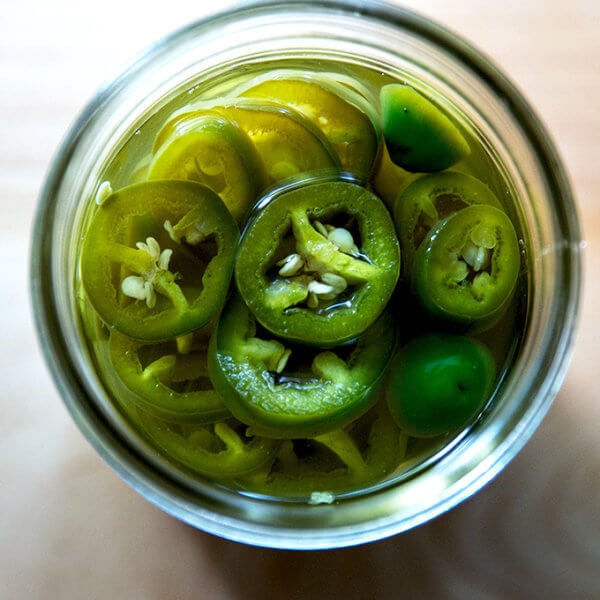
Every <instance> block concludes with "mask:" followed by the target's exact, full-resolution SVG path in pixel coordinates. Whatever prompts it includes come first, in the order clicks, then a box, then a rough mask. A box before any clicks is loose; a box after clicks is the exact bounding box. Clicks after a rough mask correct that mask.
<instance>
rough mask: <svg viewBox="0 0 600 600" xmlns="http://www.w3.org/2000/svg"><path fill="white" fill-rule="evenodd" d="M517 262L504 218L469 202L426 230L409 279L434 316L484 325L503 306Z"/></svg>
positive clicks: (516, 272)
mask: <svg viewBox="0 0 600 600" xmlns="http://www.w3.org/2000/svg"><path fill="white" fill-rule="evenodd" d="M520 264H521V263H520V250H519V242H518V239H517V234H516V232H515V228H514V226H513V224H512V223H511V221H510V219H509V218H508V216H507V215H506V214H505V213H504V212H503V211H501V210H499V209H498V208H495V207H494V206H489V205H484V204H481V205H473V206H469V207H467V208H464V209H463V210H461V211H459V212H457V213H454V214H452V215H450V216H449V217H446V218H445V219H442V220H441V221H440V222H439V223H437V225H435V226H434V227H433V228H432V229H431V230H430V231H429V233H428V234H427V237H426V238H425V240H424V241H423V243H422V244H421V246H420V247H419V250H418V251H417V253H416V256H415V263H414V268H413V272H412V273H413V276H412V278H411V283H412V285H413V289H414V290H415V292H416V295H417V297H418V298H419V299H420V301H421V305H422V306H423V307H424V308H425V309H426V310H427V311H429V313H430V314H432V315H433V316H435V317H439V318H440V319H442V320H446V321H448V320H449V321H452V322H456V323H460V324H463V325H468V326H478V327H479V328H482V327H487V326H490V325H492V324H493V323H494V322H495V321H496V320H497V319H498V318H499V317H500V315H501V314H502V313H503V311H504V309H505V308H506V307H507V305H508V303H509V301H510V299H511V297H512V295H513V292H514V290H515V287H516V283H517V278H518V275H519V271H520Z"/></svg>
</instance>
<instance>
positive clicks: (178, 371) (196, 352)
mask: <svg viewBox="0 0 600 600" xmlns="http://www.w3.org/2000/svg"><path fill="white" fill-rule="evenodd" d="M188 335H189V336H191V335H192V334H188ZM185 343H186V340H182V339H181V338H177V339H174V340H170V341H167V342H162V343H154V344H147V343H143V342H139V341H136V340H133V339H131V338H128V337H126V336H124V335H121V334H119V333H118V332H116V331H113V332H112V333H111V335H110V341H109V348H110V357H111V362H112V366H113V367H114V369H115V372H116V373H117V375H118V376H119V378H120V380H121V382H122V383H123V384H124V385H125V386H126V387H127V388H128V389H129V391H130V392H132V394H131V396H130V397H131V399H132V401H133V402H134V403H135V404H137V405H139V406H140V407H141V408H143V409H144V410H145V411H147V412H148V413H150V414H152V415H154V416H156V417H160V418H162V419H166V420H167V421H171V422H183V423H186V422H198V423H200V422H202V423H213V422H216V421H219V420H222V419H223V418H225V417H227V416H228V415H229V411H228V410H227V408H226V407H225V405H224V404H223V400H222V399H221V396H219V394H218V393H217V392H216V391H215V390H214V388H213V385H212V383H211V381H210V379H209V376H208V368H207V359H206V348H204V349H203V350H200V349H196V348H194V347H191V348H182V345H184V344H185Z"/></svg>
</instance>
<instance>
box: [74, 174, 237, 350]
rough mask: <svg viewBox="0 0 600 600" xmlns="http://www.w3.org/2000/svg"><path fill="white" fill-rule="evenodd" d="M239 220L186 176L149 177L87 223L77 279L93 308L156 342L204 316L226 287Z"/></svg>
mask: <svg viewBox="0 0 600 600" xmlns="http://www.w3.org/2000/svg"><path fill="white" fill-rule="evenodd" d="M238 238H239V230H238V227H237V225H236V223H235V221H234V220H233V217H232V216H231V215H230V213H229V211H228V210H227V208H226V206H225V204H223V201H222V200H221V199H220V198H219V196H218V195H217V194H216V193H215V192H213V191H212V190H210V189H209V188H208V187H206V186H204V185H202V184H199V183H195V182H191V181H151V182H146V183H138V184H133V185H131V186H128V187H125V188H122V189H121V190H118V191H116V192H113V193H112V194H111V195H109V196H108V198H106V200H105V201H104V202H103V203H102V204H101V206H100V207H99V209H98V211H97V212H96V214H95V215H94V217H93V221H92V223H90V225H89V227H87V229H86V234H85V237H84V239H83V246H82V250H81V263H80V265H81V281H82V284H83V287H84V289H85V291H86V294H87V296H88V297H89V300H90V302H91V303H92V305H93V306H94V308H95V310H96V311H97V313H98V315H99V316H100V317H101V318H102V320H103V321H104V322H105V323H106V324H107V325H109V327H111V328H114V329H116V330H117V331H119V332H121V333H123V334H125V335H128V336H130V337H132V338H135V339H139V340H146V341H159V340H165V339H169V338H172V337H175V336H178V335H182V334H185V333H188V332H190V331H193V330H194V329H198V328H200V327H202V326H203V325H205V324H206V323H208V322H209V321H210V320H211V319H212V318H213V317H214V316H215V314H216V313H217V312H218V311H219V310H220V309H221V307H222V306H223V303H224V301H225V298H226V295H227V293H228V289H229V283H230V279H231V273H232V270H233V261H234V257H235V248H236V244H237V241H238Z"/></svg>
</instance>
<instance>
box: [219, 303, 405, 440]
mask: <svg viewBox="0 0 600 600" xmlns="http://www.w3.org/2000/svg"><path fill="white" fill-rule="evenodd" d="M394 343H395V330H394V327H393V326H392V323H391V318H390V316H389V314H388V313H384V314H383V315H382V316H381V317H380V319H379V320H377V321H376V322H375V324H374V325H373V326H372V327H371V328H370V329H369V330H368V331H367V332H366V333H365V335H364V336H363V337H361V338H360V339H359V340H358V341H357V342H356V343H355V344H354V345H351V346H348V347H342V348H341V349H337V350H336V352H333V351H322V350H317V349H314V350H311V349H310V348H307V347H286V346H285V345H284V343H282V341H281V340H278V339H274V338H272V336H270V335H268V334H260V333H257V327H256V321H255V319H254V317H253V316H252V314H251V313H250V311H249V310H248V309H247V307H246V305H245V304H244V303H243V301H242V300H241V299H240V298H239V297H238V296H235V297H234V298H233V299H232V300H230V301H229V303H228V305H227V306H226V308H225V311H224V313H223V314H222V316H221V319H220V321H219V324H218V326H217V330H216V333H215V335H213V336H212V338H211V342H210V346H209V357H208V358H209V363H208V364H209V372H210V375H211V379H212V381H213V384H214V386H215V389H216V390H217V391H218V392H219V393H220V394H221V396H222V397H223V401H224V402H225V405H226V406H227V407H228V408H229V410H230V411H231V413H232V414H233V415H234V416H235V417H236V418H237V419H239V420H240V421H242V422H243V423H246V424H247V425H249V426H250V428H251V431H252V432H254V433H257V434H259V435H265V436H268V437H274V438H295V437H311V436H315V435H318V434H320V433H324V432H327V431H331V430H332V429H336V428H338V427H342V426H344V425H346V424H347V423H349V422H350V421H352V420H354V419H355V418H357V417H358V416H360V415H361V414H362V413H364V412H365V411H366V410H367V409H368V408H369V407H370V406H371V405H372V403H373V401H374V400H376V397H375V396H374V392H375V391H376V389H377V385H378V383H379V381H380V379H381V377H382V375H383V373H384V371H385V368H386V366H387V363H388V360H389V357H390V354H391V351H392V348H393V345H394Z"/></svg>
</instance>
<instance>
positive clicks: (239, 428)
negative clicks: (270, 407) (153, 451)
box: [135, 411, 279, 480]
mask: <svg viewBox="0 0 600 600" xmlns="http://www.w3.org/2000/svg"><path fill="white" fill-rule="evenodd" d="M135 421H136V423H138V424H139V425H140V426H141V428H142V431H143V432H144V433H145V434H146V435H147V437H149V438H150V440H151V441H152V442H153V443H154V444H156V445H157V446H158V447H159V448H160V449H161V450H162V451H163V452H164V453H165V455H166V457H167V458H168V459H170V460H176V461H177V462H179V463H181V464H183V465H185V466H186V467H188V468H189V469H191V470H192V471H194V472H196V473H200V474H201V475H206V476H208V477H212V478H214V479H218V480H223V479H225V480H227V479H233V478H236V477H241V476H244V475H247V474H249V473H252V472H253V471H256V470H258V469H260V468H261V467H262V466H263V465H265V464H266V463H271V462H272V461H273V460H274V458H275V454H276V452H277V449H278V447H279V442H278V441H277V440H273V439H267V438H261V437H248V436H246V435H245V434H244V433H243V430H244V429H245V427H244V426H243V425H241V424H240V423H237V422H236V421H235V420H234V419H229V420H228V421H221V422H219V423H214V424H207V425H202V424H183V423H169V422H167V421H162V420H159V419H156V418H154V417H152V416H151V415H149V414H148V413H144V412H142V411H138V413H137V418H135Z"/></svg>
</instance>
